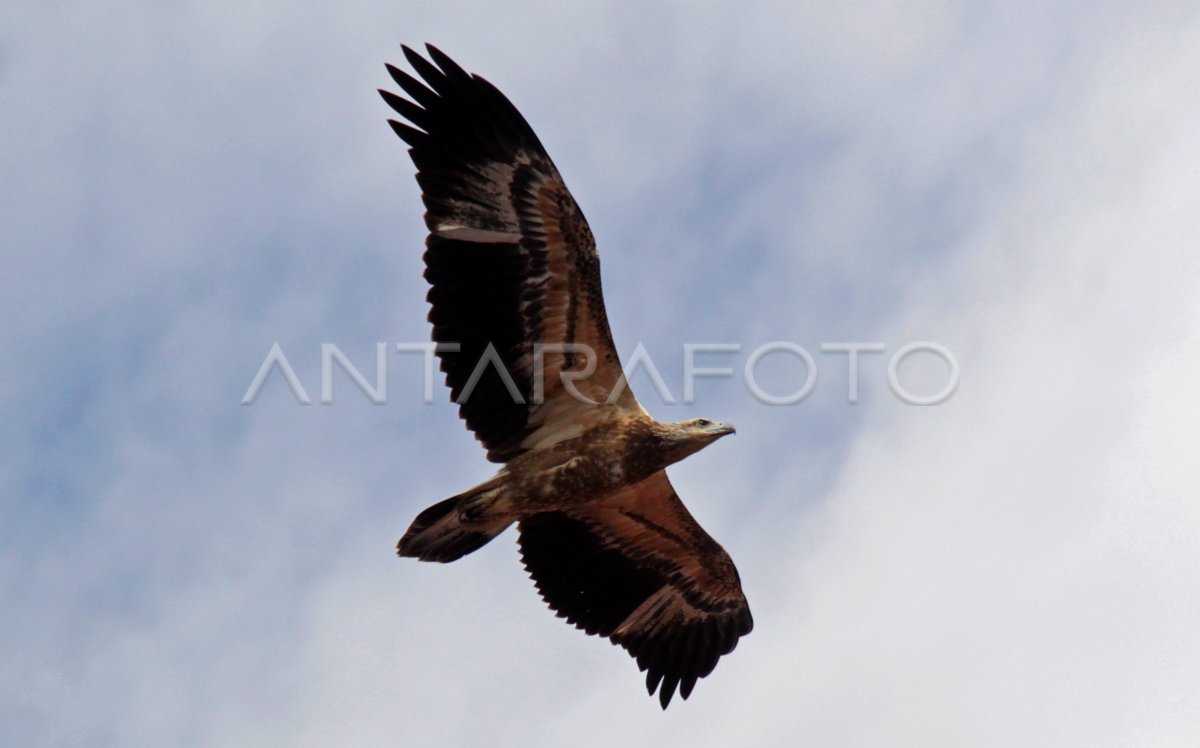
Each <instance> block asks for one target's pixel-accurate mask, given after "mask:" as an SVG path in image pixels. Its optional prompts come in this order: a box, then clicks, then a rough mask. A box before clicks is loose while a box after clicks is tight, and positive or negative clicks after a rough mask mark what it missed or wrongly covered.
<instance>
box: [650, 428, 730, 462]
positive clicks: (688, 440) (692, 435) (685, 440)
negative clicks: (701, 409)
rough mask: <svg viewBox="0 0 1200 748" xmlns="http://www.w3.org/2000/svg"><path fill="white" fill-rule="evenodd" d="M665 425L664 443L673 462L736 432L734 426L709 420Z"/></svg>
mask: <svg viewBox="0 0 1200 748" xmlns="http://www.w3.org/2000/svg"><path fill="white" fill-rule="evenodd" d="M663 425H664V426H665V427H666V434H665V437H666V438H665V439H664V440H663V441H664V442H665V443H666V444H667V445H668V450H667V451H668V452H670V456H671V462H675V461H677V460H682V459H683V458H684V457H687V456H688V455H691V454H695V453H696V452H699V451H700V450H701V449H704V448H705V447H707V446H708V445H709V444H712V443H713V442H715V441H716V440H717V439H720V438H721V437H722V436H727V435H729V434H732V433H734V432H735V431H736V429H734V428H733V424H729V423H721V422H720V421H710V420H709V419H707V418H693V419H691V420H690V421H677V422H675V423H667V424H663Z"/></svg>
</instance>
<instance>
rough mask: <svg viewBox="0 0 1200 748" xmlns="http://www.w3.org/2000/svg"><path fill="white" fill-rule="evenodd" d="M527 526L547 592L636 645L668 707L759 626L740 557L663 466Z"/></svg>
mask: <svg viewBox="0 0 1200 748" xmlns="http://www.w3.org/2000/svg"><path fill="white" fill-rule="evenodd" d="M520 531H521V537H520V544H521V555H522V558H523V560H524V562H525V568H526V569H527V570H528V571H529V574H530V576H531V577H532V578H533V580H534V583H535V584H536V585H537V588H538V591H539V592H540V593H541V595H542V598H543V599H544V600H545V601H546V602H547V603H548V604H549V605H550V607H551V608H553V609H554V610H555V612H556V613H557V614H558V615H559V617H562V618H566V619H567V621H568V622H569V623H573V624H575V626H576V627H578V628H581V629H583V630H584V631H586V632H587V633H589V634H597V635H599V636H605V637H608V638H610V639H611V640H612V641H613V643H615V644H620V645H621V646H622V647H624V648H625V649H626V650H628V651H629V654H630V655H631V656H633V657H634V658H636V659H637V663H638V667H639V668H640V669H642V670H644V671H647V672H646V687H647V689H648V690H649V692H650V693H651V694H653V693H654V691H655V689H656V688H658V689H659V694H658V695H659V702H660V703H661V704H662V706H663V708H664V709H665V708H666V707H667V704H668V703H670V701H671V697H672V696H673V695H674V694H675V689H676V687H678V688H679V695H680V696H682V697H683V698H685V699H686V698H687V697H688V695H689V694H690V693H691V692H692V688H693V686H695V685H696V681H697V680H698V679H700V678H703V677H704V676H706V675H708V674H709V673H711V672H712V670H713V668H714V667H716V664H717V660H718V659H719V658H720V657H721V656H722V655H726V654H729V653H730V652H732V651H733V648H734V647H735V646H737V642H738V639H739V638H740V637H742V636H745V635H746V634H748V633H750V630H751V628H753V625H754V622H753V619H752V618H751V616H750V608H749V606H748V605H747V604H746V598H745V596H744V595H743V594H742V588H741V581H740V580H739V578H738V573H737V569H736V568H735V567H734V565H733V560H732V559H731V558H730V557H729V554H727V553H726V552H725V549H724V548H722V547H721V546H720V545H719V544H718V543H717V542H716V541H715V540H713V539H712V537H710V536H709V535H708V533H706V532H705V531H704V529H703V528H702V527H700V525H699V524H698V523H697V522H696V520H695V519H693V518H692V515H691V514H689V513H688V511H687V509H686V508H685V507H684V505H683V503H682V502H681V501H680V500H679V497H678V495H676V493H675V489H674V488H672V486H671V483H670V481H669V480H668V479H667V474H666V473H665V472H663V471H659V472H657V473H655V474H654V475H653V476H651V477H650V478H648V479H646V480H644V481H642V482H641V483H638V484H635V485H633V486H630V487H628V488H625V489H623V490H621V491H620V492H618V493H616V494H614V495H613V496H611V497H609V498H606V499H603V500H601V501H599V502H595V503H590V504H585V505H583V506H581V507H578V508H576V509H571V510H568V511H555V512H545V513H542V514H536V515H533V516H531V517H527V518H526V519H524V520H522V521H521V523H520ZM660 686H661V687H660Z"/></svg>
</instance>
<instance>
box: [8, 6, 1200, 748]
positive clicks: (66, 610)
mask: <svg viewBox="0 0 1200 748" xmlns="http://www.w3.org/2000/svg"><path fill="white" fill-rule="evenodd" d="M0 21H2V22H0V95H2V98H0V101H3V103H2V104H0V143H2V144H3V148H0V174H3V175H4V179H3V184H2V186H0V190H2V191H3V199H2V200H0V226H3V227H4V228H3V231H2V232H0V242H2V246H3V251H2V252H0V336H2V338H0V339H2V341H3V344H4V349H5V350H6V351H7V352H8V355H7V356H6V360H5V363H4V364H3V375H2V377H0V403H2V407H3V414H4V419H3V420H4V425H3V428H2V429H0V592H2V594H3V598H2V599H3V601H4V608H5V614H4V615H3V616H0V661H2V662H4V663H5V664H4V667H3V669H2V670H0V734H3V735H4V736H5V739H6V741H11V743H12V744H14V745H47V746H55V745H64V746H109V745H119V746H143V745H144V746H161V745H178V746H278V745H295V746H331V745H347V746H364V745H384V744H386V745H397V744H399V745H454V744H478V743H480V742H481V741H487V742H489V743H490V744H494V745H522V746H530V745H535V746H536V745H562V744H564V743H569V744H574V745H612V744H615V743H619V741H623V742H624V743H625V744H632V745H640V744H645V743H651V742H652V743H654V744H659V745H705V744H714V743H715V744H734V745H763V746H774V745H795V744H809V745H846V746H860V745H861V746H874V745H897V746H902V745H913V746H917V745H920V746H925V745H979V746H989V745H996V746H1009V745H1030V746H1035V745H1047V746H1061V745H1088V746H1105V745H1120V746H1128V745H1153V746H1165V745H1194V744H1195V742H1196V740H1197V738H1198V736H1200V640H1198V639H1197V636H1196V634H1195V632H1196V631H1197V630H1198V629H1200V586H1198V585H1197V583H1196V580H1197V578H1200V543H1198V538H1200V461H1197V460H1195V457H1194V454H1195V447H1194V445H1195V443H1196V438H1197V433H1196V429H1197V427H1196V424H1197V423H1198V422H1200V393H1198V392H1197V389H1196V386H1195V374H1196V373H1197V372H1200V345H1198V342H1200V253H1198V252H1197V251H1196V250H1197V247H1198V242H1200V140H1197V138H1196V137H1195V133H1196V132H1200V98H1197V97H1196V96H1195V94H1194V92H1195V91H1197V90H1200V11H1197V9H1196V8H1195V7H1194V4H1192V3H1186V2H1143V3H1137V4H1135V3H1118V2H1099V3H1090V4H1082V3H1075V2H1051V3H1043V4H1038V6H1037V7H1036V8H1032V7H1021V8H1018V7H1016V6H1015V4H1011V3H990V2H971V3H967V2H961V1H951V0H947V1H945V2H938V1H935V0H930V1H928V2H924V1H919V2H915V3H914V2H905V3H899V2H882V3H879V2H875V3H859V2H847V3H839V4H819V3H759V4H746V3H742V4H738V5H737V6H729V5H724V4H716V3H692V4H688V5H686V6H685V5H683V4H670V3H648V4H638V5H637V6H636V7H635V6H634V5H633V4H600V3H580V4H566V3H527V4H521V5H520V6H518V5H517V4H512V5H501V4H486V3H471V4H455V3H448V2H437V3H415V2H393V3H363V4H356V5H355V6H354V7H353V8H346V7H334V6H330V5H318V4H299V5H297V4H290V3H278V2H275V3H258V4H254V5H252V6H246V5H244V4H236V3H222V2H208V3H175V4H166V5H164V4H156V3H149V2H142V1H141V0H137V1H135V2H129V3H123V4H120V5H118V6H113V5H111V4H100V3H89V2H80V3H72V4H65V3H39V4H33V3H26V4H17V3H8V4H4V5H3V6H0ZM426 41H428V42H433V43H435V44H437V45H438V46H439V47H440V48H441V49H443V50H444V51H446V52H447V53H449V54H450V55H451V56H452V57H454V58H455V59H457V60H458V61H459V62H460V63H461V64H462V65H464V66H465V67H466V68H467V69H469V70H471V71H473V72H478V73H480V74H482V75H484V76H485V77H487V78H488V79H489V80H491V81H492V82H493V83H495V84H496V85H497V86H499V87H500V88H501V90H503V91H504V92H505V93H506V94H507V95H508V96H509V97H510V98H511V99H512V100H513V101H514V103H515V104H516V105H517V106H518V108H520V110H521V111H522V112H523V113H524V115H525V116H526V118H527V119H528V120H529V121H530V123H531V124H532V125H533V127H534V128H535V130H536V131H537V132H538V134H539V136H540V138H541V140H542V142H543V143H544V144H545V145H546V147H547V149H548V150H549V151H550V153H551V155H552V156H553V158H554V160H555V162H556V163H557V165H558V167H559V169H560V171H561V172H562V173H563V176H564V178H565V179H566V181H567V183H568V185H569V186H570V188H571V189H572V191H573V193H574V194H575V196H576V198H577V200H578V201H579V203H580V204H581V206H582V207H583V210H584V211H585V213H586V214H587V216H588V219H589V222H590V224H591V226H592V229H593V231H594V233H595V235H596V237H597V241H598V244H599V248H600V252H601V256H602V258H603V263H604V266H603V272H604V283H605V290H606V299H607V304H608V312H609V317H610V320H611V323H612V327H613V332H614V336H615V338H616V342H617V346H618V348H619V349H620V351H621V352H622V354H623V355H624V356H626V358H628V356H629V355H630V354H631V353H632V351H633V350H634V348H635V347H636V346H637V345H638V344H639V343H641V344H643V345H644V346H645V347H646V350H647V351H648V352H649V353H650V354H651V355H652V357H653V359H654V362H655V364H657V365H658V367H659V369H660V371H661V372H662V375H663V379H664V381H665V382H666V383H667V384H668V385H669V387H670V388H671V389H672V390H673V394H674V396H675V399H676V400H682V371H683V353H682V346H683V344H684V343H689V342H690V343H728V344H737V345H740V346H741V347H742V349H741V353H738V354H729V355H710V356H709V357H707V358H706V357H702V358H701V363H702V364H703V365H728V366H730V367H731V368H733V369H735V370H736V374H735V376H733V377H731V378H727V379H704V380H700V381H699V382H698V383H697V386H696V397H695V402H694V403H691V404H684V403H682V402H679V403H677V404H675V405H671V404H668V403H665V402H662V401H661V400H660V399H659V398H658V397H657V396H656V395H655V393H654V388H653V387H652V386H651V382H650V381H649V379H648V378H646V377H645V375H644V374H643V375H639V376H637V377H635V378H634V389H635V391H636V392H637V393H638V394H639V396H640V397H641V398H642V400H643V402H644V403H645V405H646V407H647V408H648V410H649V411H650V412H651V413H652V414H653V415H654V416H656V417H658V418H661V419H664V420H676V419H682V418H687V417H692V416H697V415H700V414H703V415H704V416H706V417H711V418H717V419H720V420H725V421H730V422H733V423H734V424H736V425H737V428H738V434H737V436H735V437H733V438H730V439H725V440H722V441H721V442H720V443H719V444H716V445H714V446H712V447H711V448H709V449H707V450H705V451H704V452H702V453H700V454H697V455H695V456H693V457H691V458H689V459H688V460H686V461H685V462H682V463H680V464H678V465H676V466H674V467H673V468H671V470H670V475H671V479H672V481H673V482H674V484H675V486H676V488H677V489H678V491H679V494H680V495H681V496H682V497H683V499H684V501H685V502H686V503H687V504H688V506H689V507H690V509H691V511H692V512H693V514H695V515H696V517H697V518H698V519H699V520H700V521H701V523H702V524H703V525H704V526H705V527H706V528H707V529H708V531H709V532H710V533H711V534H712V535H713V536H714V537H715V538H717V540H719V541H720V542H721V543H722V544H723V545H724V546H725V548H726V549H727V550H728V551H729V552H730V554H731V555H732V556H733V558H734V559H735V561H736V563H737V565H738V568H739V570H740V573H741V577H742V581H743V585H744V588H745V591H746V595H747V597H748V599H749V601H750V605H751V608H752V610H753V611H754V616H755V624H756V625H755V630H754V632H753V633H752V634H751V635H749V636H748V637H746V638H744V639H743V640H742V642H741V643H740V645H739V646H738V648H737V650H736V651H735V652H734V653H732V654H731V655H730V656H728V657H726V658H723V659H722V660H721V663H720V664H719V666H718V667H717V669H716V670H715V672H714V673H713V674H712V675H711V676H709V677H708V678H706V679H704V680H703V681H701V682H700V683H699V685H698V686H697V687H696V690H695V692H694V693H693V694H692V696H691V698H690V699H688V700H687V701H686V702H682V701H679V700H676V702H675V703H673V704H672V706H671V708H670V709H669V710H668V711H666V712H662V711H661V710H660V709H659V707H658V704H657V701H656V700H654V699H650V698H647V696H646V694H645V692H644V690H643V685H642V681H643V679H642V676H641V674H640V673H638V672H637V670H636V667H635V664H634V663H633V662H632V660H630V659H629V658H628V657H627V656H626V655H625V653H624V652H623V651H621V650H620V649H619V648H616V647H613V646H611V645H610V644H608V643H607V642H605V641H603V640H598V639H594V638H589V637H586V636H584V635H583V634H582V633H580V632H578V631H576V630H574V629H572V628H571V627H570V626H568V625H565V624H564V623H563V622H562V621H560V620H557V619H556V618H555V617H554V616H553V615H552V614H551V613H550V612H548V611H547V610H546V609H545V607H544V605H543V604H542V602H541V601H540V600H539V599H538V596H537V594H536V592H535V590H534V588H533V585H532V583H531V582H530V581H529V580H528V579H527V578H526V576H525V574H524V572H523V570H522V568H521V565H520V563H519V560H518V556H517V552H516V548H515V534H514V533H513V532H512V531H509V532H508V533H506V534H505V535H502V536H501V537H499V538H498V539H497V540H495V541H494V542H492V543H491V544H490V545H489V546H487V547H485V548H484V549H482V550H480V551H478V552H477V553H475V554H473V555H471V556H469V557H467V558H465V559H463V560H462V561H459V562H457V563H454V564H450V565H434V564H419V563H416V562H415V561H412V560H410V559H397V558H396V557H395V555H394V545H395V542H396V539H397V538H398V537H399V536H400V534H401V533H402V532H403V530H404V529H405V528H406V527H407V525H408V523H409V522H410V521H411V519H412V517H413V516H414V515H415V514H416V513H417V512H418V511H420V510H421V509H422V508H424V507H425V506H427V505H429V504H431V503H433V502H434V501H436V500H439V499H442V498H444V497H445V496H449V495H451V494H453V493H456V492H458V491H460V490H462V489H464V488H467V487H469V486H471V485H473V484H474V483H476V482H478V481H480V480H483V479H485V478H486V477H487V476H488V475H489V474H490V471H491V470H492V468H493V467H494V466H491V465H490V464H489V463H487V462H486V461H485V459H484V456H483V452H482V450H481V449H479V447H478V445H477V444H476V443H475V441H474V439H473V438H472V437H471V435H470V434H469V433H468V432H467V431H466V430H465V428H464V427H463V426H462V424H461V423H460V422H459V421H458V420H457V418H456V414H455V408H454V406H453V405H452V404H451V403H449V402H448V397H447V395H446V393H445V391H444V390H443V389H442V388H440V387H436V388H435V390H434V397H433V403H432V404H425V403H424V402H423V398H422V370H421V361H420V356H419V355H415V354H399V353H396V352H394V346H395V344H397V343H420V342H423V341H426V340H428V336H429V330H428V326H427V323H426V322H425V314H426V311H427V309H426V304H425V301H424V294H425V284H424V281H423V280H422V278H421V270H422V266H421V260H420V254H421V251H422V243H423V240H424V227H423V224H422V221H421V213H422V208H421V206H420V199H419V192H418V189H417V186H416V183H415V181H414V180H413V178H412V172H413V168H412V165H411V163H410V162H409V161H408V158H407V156H406V155H405V153H404V148H403V146H402V144H401V143H400V141H398V140H397V139H396V138H395V136H394V135H393V134H392V132H391V131H390V129H389V128H388V127H387V125H386V124H385V120H386V119H387V118H388V117H389V116H390V112H389V110H388V109H387V108H386V106H385V105H384V104H383V102H382V101H380V100H379V98H378V96H377V95H376V93H375V89H376V88H378V87H381V86H388V85H389V79H388V77H387V75H386V72H385V70H384V68H383V63H384V62H385V61H390V62H393V63H396V64H402V55H401V53H400V50H399V44H400V43H406V44H409V45H419V44H421V43H423V42H426ZM772 341H784V342H789V343H791V344H795V345H799V346H802V347H803V348H804V349H805V350H806V351H808V352H809V353H810V354H811V355H812V356H813V359H814V362H815V364H816V368H817V374H818V377H817V383H816V385H815V387H814V389H813V392H812V394H811V395H810V396H808V397H807V398H805V399H804V400H802V401H800V402H799V403H796V404H793V405H777V406H772V405H767V404H764V403H762V402H759V401H757V400H756V399H755V398H754V397H752V396H751V395H750V393H749V392H748V389H747V387H746V381H745V376H744V374H743V372H742V367H743V365H744V364H745V362H746V360H747V359H748V357H749V355H750V353H751V352H753V351H754V350H755V349H757V348H758V347H760V346H762V345H764V344H767V343H770V342H772ZM922 341H929V342H936V343H937V344H939V345H941V346H943V347H944V348H945V349H946V350H948V351H950V352H951V353H952V355H953V359H954V361H955V363H956V364H957V367H958V370H959V383H958V386H957V389H956V390H955V391H954V393H953V394H952V395H951V396H950V397H948V398H947V399H945V400H944V401H943V402H941V403H939V404H937V405H929V406H914V405H909V404H906V403H905V402H903V401H902V400H901V399H900V398H898V397H897V396H896V395H895V394H894V392H893V391H892V389H891V388H890V387H889V385H888V377H887V370H888V362H889V361H890V360H891V359H892V357H893V356H894V355H895V354H896V353H897V352H898V351H900V350H901V349H902V348H903V347H904V346H905V345H907V344H909V343H913V342H922ZM380 342H382V343H386V344H387V346H388V350H389V355H388V357H387V359H386V363H387V367H388V368H387V382H388V397H387V401H386V403H385V404H381V405H377V404H373V403H371V402H370V401H369V399H368V398H367V397H366V396H365V395H364V394H363V393H362V392H360V391H359V390H358V389H356V388H355V387H354V386H353V384H352V383H351V381H350V379H349V378H348V377H347V376H346V375H345V374H344V372H341V371H340V370H335V372H334V377H333V388H334V402H333V403H332V404H328V405H323V404H320V402H319V393H320V389H321V387H320V381H321V361H320V356H321V353H320V352H321V345H322V344H323V343H333V344H336V345H337V346H338V347H339V349H340V350H342V351H343V352H344V353H345V355H346V357H347V358H348V359H349V360H350V361H352V362H353V363H354V364H355V365H356V366H357V367H358V368H359V369H361V370H362V371H363V372H364V374H366V376H367V377H368V378H371V377H372V376H373V374H374V364H375V362H374V355H375V346H376V344H377V343H380ZM837 342H861V343H878V344H882V345H883V346H884V347H885V349H886V350H885V351H884V352H883V353H881V354H871V355H864V356H863V357H862V360H861V361H860V372H859V382H858V387H859V399H858V402H857V403H855V404H850V403H848V402H847V388H848V381H847V368H846V365H847V364H846V357H845V356H844V355H838V354H831V353H822V351H821V345H822V343H837ZM275 343H278V344H279V346H280V349H281V350H282V351H283V352H284V353H285V354H286V356H287V358H288V360H289V362H290V364H291V365H292V366H293V368H294V369H295V372H296V375H297V377H298V379H299V380H300V381H301V383H302V384H303V386H304V388H305V389H306V391H307V392H308V394H309V395H310V396H311V397H312V399H313V400H314V404H312V405H307V406H305V405H301V404H298V403H297V401H296V399H295V397H293V395H292V393H291V392H290V390H289V389H288V387H287V385H286V383H285V382H284V380H283V377H282V376H281V375H279V373H278V372H275V373H273V374H272V376H271V377H270V378H269V379H268V380H267V381H266V383H265V384H264V387H263V389H262V391H261V393H260V394H259V397H258V398H257V399H256V400H255V401H254V403H253V404H252V405H243V404H242V402H241V401H242V398H243V395H244V393H245V392H246V390H247V387H248V386H249V385H250V383H251V381H252V380H253V378H254V375H255V373H256V372H257V371H258V368H259V366H260V365H261V363H262V362H263V359H264V358H265V357H266V356H267V353H268V351H270V349H271V347H272V345H273V344H275ZM757 373H758V381H759V383H760V384H761V386H762V387H763V388H764V389H767V390H769V391H771V392H774V393H786V392H789V391H794V390H796V389H797V388H798V387H799V384H800V383H802V382H803V377H804V376H805V372H804V370H803V367H802V366H801V365H800V363H799V361H798V360H797V359H795V358H794V357H789V356H788V355H787V354H779V353H776V354H772V355H771V356H768V357H766V358H764V359H763V360H762V362H761V365H760V366H759V367H758V369H757ZM897 375H898V377H899V378H900V380H901V381H902V382H903V384H904V386H905V387H906V388H907V389H908V390H911V391H912V392H914V393H923V394H928V393H936V392H937V391H938V390H940V389H941V388H942V386H943V385H944V384H945V383H946V381H947V368H946V365H945V364H944V362H942V361H941V360H939V359H938V358H937V357H935V356H932V355H930V354H928V353H927V352H926V353H916V354H913V355H912V356H911V357H909V358H907V359H905V361H904V363H903V364H902V365H900V366H899V367H898V372H897Z"/></svg>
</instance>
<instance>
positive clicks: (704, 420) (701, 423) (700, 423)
mask: <svg viewBox="0 0 1200 748" xmlns="http://www.w3.org/2000/svg"><path fill="white" fill-rule="evenodd" d="M696 425H697V426H699V427H700V428H707V427H709V426H711V425H712V421H710V420H708V419H707V418H697V419H696Z"/></svg>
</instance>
